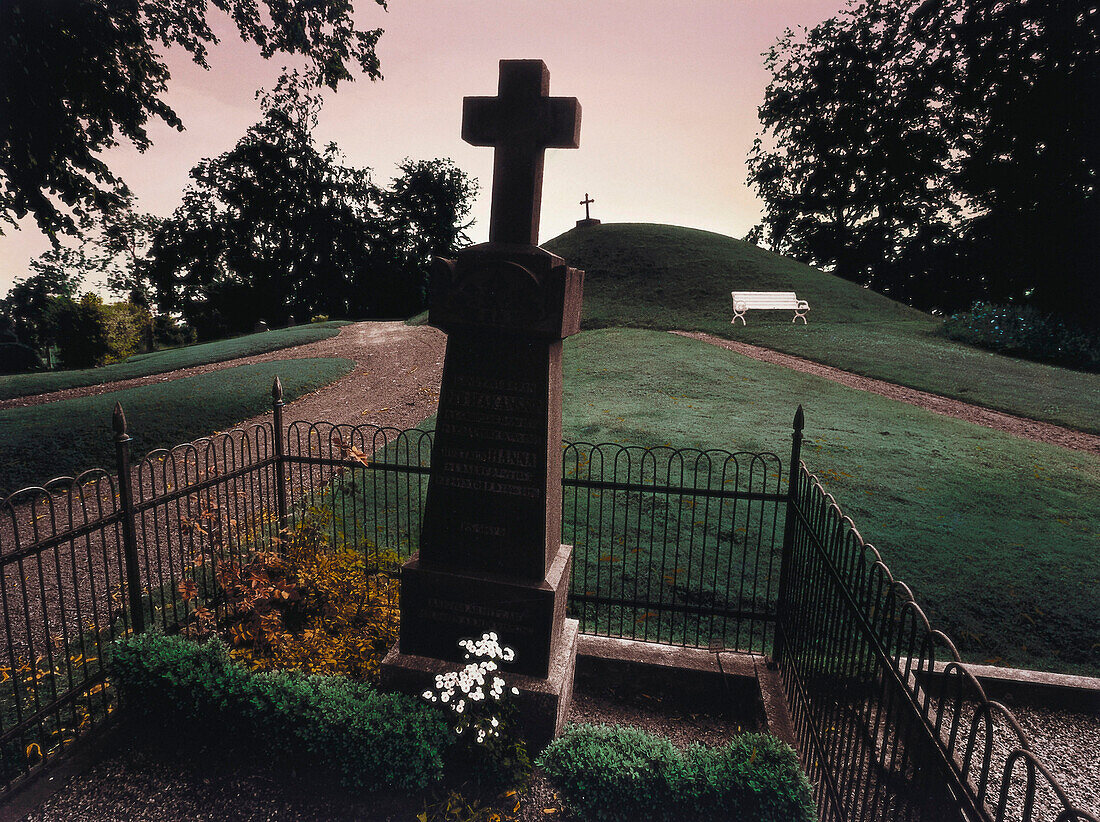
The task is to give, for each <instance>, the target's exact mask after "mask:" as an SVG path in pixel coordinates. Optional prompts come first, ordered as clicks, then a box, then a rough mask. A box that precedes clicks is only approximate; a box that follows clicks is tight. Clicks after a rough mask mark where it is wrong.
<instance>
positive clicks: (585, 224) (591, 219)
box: [577, 217, 600, 228]
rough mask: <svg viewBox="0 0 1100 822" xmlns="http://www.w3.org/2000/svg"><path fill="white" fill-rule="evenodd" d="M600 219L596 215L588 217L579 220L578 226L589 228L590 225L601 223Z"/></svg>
mask: <svg viewBox="0 0 1100 822" xmlns="http://www.w3.org/2000/svg"><path fill="white" fill-rule="evenodd" d="M599 224H600V221H599V220H597V219H596V218H595V217H586V218H585V219H583V220H577V228H588V227H589V226H594V225H599Z"/></svg>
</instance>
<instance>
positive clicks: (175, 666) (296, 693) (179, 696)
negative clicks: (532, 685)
mask: <svg viewBox="0 0 1100 822" xmlns="http://www.w3.org/2000/svg"><path fill="white" fill-rule="evenodd" d="M110 676H111V678H112V680H113V681H114V682H115V684H116V685H117V687H118V688H119V692H120V694H121V697H122V700H123V705H124V706H125V708H126V710H127V711H129V712H130V713H131V716H133V717H134V718H136V719H137V720H138V721H139V722H140V721H145V722H146V724H151V723H156V725H157V727H165V726H171V728H172V729H173V730H176V731H183V732H184V734H183V735H184V736H187V735H195V736H198V737H200V738H204V739H218V740H222V741H224V742H225V743H227V744H233V742H237V743H238V744H240V745H241V746H242V748H243V747H244V746H248V747H249V748H252V749H257V748H258V747H260V746H261V744H262V748H264V749H266V750H270V751H273V752H279V751H281V752H282V753H283V754H284V755H285V756H287V757H288V758H289V759H292V760H293V761H294V762H295V763H296V764H299V763H302V762H304V761H308V762H309V763H310V764H312V765H313V766H315V767H317V768H318V769H323V770H325V771H328V772H331V773H334V774H338V775H339V777H340V782H341V784H342V785H343V786H344V787H345V788H348V789H349V790H368V791H369V790H380V789H385V788H390V789H397V790H417V789H420V788H423V787H425V786H426V785H428V784H429V783H432V782H436V781H438V780H439V779H440V778H442V775H443V752H444V749H445V748H446V747H447V746H448V745H449V744H450V743H451V741H452V737H451V734H450V733H449V729H448V726H447V724H446V721H445V718H444V717H443V716H442V715H441V714H440V713H439V712H438V711H435V710H433V709H432V708H431V707H430V706H428V705H427V704H425V703H424V702H423V700H418V699H416V698H414V697H408V696H403V695H400V694H390V693H382V692H380V691H377V690H376V689H375V688H373V687H372V686H370V685H367V684H365V683H359V682H354V681H352V680H349V679H345V678H343V677H337V676H310V675H306V674H302V673H301V672H299V671H269V672H252V671H249V670H248V669H246V668H244V667H243V666H242V665H239V664H238V663H236V662H234V661H233V660H232V659H231V658H230V656H229V653H228V651H227V649H226V647H225V645H224V644H223V643H222V642H221V641H220V640H218V639H211V640H209V641H207V642H205V643H203V644H201V645H200V644H198V643H195V642H192V641H190V640H187V639H184V638H182V637H171V636H163V635H160V634H154V633H147V634H141V635H137V636H130V637H126V638H124V639H121V640H119V641H117V642H116V643H114V645H113V646H112V649H111V655H110Z"/></svg>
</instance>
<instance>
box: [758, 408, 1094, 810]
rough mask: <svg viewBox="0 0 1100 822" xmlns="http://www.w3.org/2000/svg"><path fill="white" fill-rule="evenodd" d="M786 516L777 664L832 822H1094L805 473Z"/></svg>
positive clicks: (805, 758) (802, 470) (800, 472)
mask: <svg viewBox="0 0 1100 822" xmlns="http://www.w3.org/2000/svg"><path fill="white" fill-rule="evenodd" d="M799 422H800V420H796V431H795V439H796V441H797V440H798V439H799V438H800V437H801V425H800V424H799ZM787 510H788V519H787V523H788V526H787V527H788V533H789V535H790V536H789V539H788V541H787V545H788V549H787V550H786V551H785V553H784V560H783V568H782V582H781V592H780V606H779V618H778V625H777V634H776V648H775V653H776V662H777V663H778V665H779V669H780V671H781V673H782V677H783V683H784V686H785V690H786V692H787V700H788V704H789V706H790V709H791V714H792V719H793V720H794V723H795V730H796V735H797V737H798V741H799V747H800V750H799V754H800V758H801V760H802V762H803V764H804V766H805V767H806V769H807V771H808V773H809V775H810V778H811V781H812V782H813V783H814V785H815V788H816V795H817V801H818V810H819V813H820V817H821V819H822V821H823V822H831V820H845V821H846V822H849V821H851V822H855V821H856V820H859V822H864V820H867V821H868V822H869V821H870V820H927V822H942V821H943V820H973V822H978V821H979V820H996V821H997V822H1002V820H1022V821H1023V822H1029V821H1030V820H1033V819H1034V820H1049V821H1050V822H1080V821H1082V820H1092V822H1095V819H1096V818H1095V817H1094V816H1092V815H1091V814H1089V813H1086V812H1084V811H1083V810H1080V809H1078V808H1075V807H1074V805H1073V804H1072V803H1071V802H1070V801H1069V800H1068V799H1067V798H1066V796H1065V794H1064V793H1063V792H1062V790H1061V788H1060V787H1059V786H1058V783H1057V780H1055V779H1054V778H1053V777H1052V775H1051V774H1050V773H1049V771H1047V770H1046V768H1045V767H1044V766H1043V765H1042V764H1041V762H1040V760H1039V759H1038V758H1037V756H1036V753H1035V752H1034V751H1033V750H1032V749H1031V748H1030V746H1029V744H1028V741H1027V738H1026V736H1025V735H1024V733H1023V731H1022V730H1021V729H1020V726H1019V724H1018V723H1017V722H1016V720H1015V718H1014V717H1013V716H1012V714H1011V712H1010V711H1009V710H1008V709H1007V708H1005V707H1004V706H1003V705H1001V704H999V703H997V702H993V701H990V700H989V699H987V698H986V696H985V694H984V692H983V690H982V687H981V685H980V684H979V683H978V681H977V680H976V679H975V678H974V677H973V676H972V675H971V674H970V673H969V672H968V671H967V670H966V668H965V667H963V665H962V664H961V663H960V660H959V655H958V652H957V651H956V649H955V646H954V644H953V643H952V642H951V640H950V639H949V638H948V637H947V636H946V635H945V634H943V633H942V632H940V631H937V630H934V629H933V628H932V627H931V626H930V625H929V622H928V619H927V618H926V617H925V615H924V613H923V611H922V610H921V608H920V606H919V605H917V603H916V602H915V601H914V599H913V595H912V593H911V591H910V590H909V588H908V587H907V586H906V585H905V584H904V583H902V582H899V581H897V580H895V579H894V578H893V576H892V575H891V573H890V569H889V568H888V567H887V566H886V564H885V563H884V562H883V561H882V558H881V557H880V555H879V553H878V552H877V551H876V550H875V549H874V547H872V546H871V545H869V544H867V543H865V542H864V541H863V538H862V537H861V536H860V534H859V532H858V531H857V530H856V528H855V525H854V524H853V522H852V520H851V519H849V518H848V517H846V516H844V515H843V514H842V513H841V511H840V509H839V507H838V506H837V505H836V502H835V501H834V500H833V498H832V496H830V495H829V494H827V493H826V492H825V490H824V488H823V487H822V485H821V483H820V482H819V481H818V479H817V478H816V477H814V476H813V475H811V474H810V473H809V471H808V470H807V469H806V466H805V465H804V464H799V467H798V469H797V471H796V472H795V476H794V481H793V482H792V485H791V496H790V505H789V507H788V509H787Z"/></svg>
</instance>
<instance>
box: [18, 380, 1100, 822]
mask: <svg viewBox="0 0 1100 822" xmlns="http://www.w3.org/2000/svg"><path fill="white" fill-rule="evenodd" d="M801 428H802V418H801V409H799V414H798V415H797V416H796V421H795V433H794V440H793V448H792V454H791V461H790V463H789V464H790V465H795V466H799V468H798V470H797V472H796V474H795V481H794V482H793V483H788V477H785V476H784V472H783V468H782V464H781V460H780V459H779V457H777V456H776V455H774V454H756V453H730V452H727V451H720V450H708V451H699V450H693V449H673V448H667V447H665V448H652V449H646V448H639V447H633V446H622V445H617V444H607V443H604V444H591V443H566V444H564V445H563V448H564V458H563V477H562V484H563V517H562V531H563V534H562V538H563V541H564V542H567V543H570V544H572V545H573V546H574V566H573V578H572V583H571V587H570V597H569V607H570V611H571V612H572V614H573V615H574V616H576V617H577V618H579V619H580V620H581V623H582V630H584V631H586V632H588V633H596V634H603V635H610V636H620V637H627V638H636V639H643V640H647V641H653V642H662V643H672V644H683V645H697V646H702V647H723V648H731V649H738V650H743V651H752V652H756V653H762V654H769V655H772V656H774V657H775V658H776V659H777V660H778V662H779V664H780V667H781V669H782V673H783V677H784V682H785V685H786V687H787V691H788V696H789V700H790V703H791V707H792V713H793V716H794V719H795V721H796V724H797V728H798V733H799V739H800V744H801V751H800V753H801V755H802V758H803V761H804V764H805V766H806V768H807V770H808V771H809V773H810V774H811V776H812V778H813V780H814V782H815V785H816V787H817V791H818V798H819V806H820V809H821V813H822V817H823V819H830V820H831V819H844V820H871V819H922V820H923V819H929V820H931V819H937V820H938V819H975V820H977V819H982V820H993V819H997V820H1000V819H1010V818H1011V819H1031V818H1033V817H1032V816H1031V815H1030V814H1031V813H1032V810H1033V809H1034V808H1035V807H1044V808H1047V809H1052V808H1053V809H1055V810H1054V811H1052V812H1051V813H1050V814H1049V816H1045V817H1038V816H1037V817H1035V818H1049V819H1051V820H1055V819H1056V820H1058V822H1062V821H1063V820H1065V822H1069V821H1070V820H1092V819H1093V817H1090V816H1089V815H1087V814H1085V813H1082V812H1078V811H1074V810H1073V809H1072V808H1071V806H1070V805H1069V803H1068V802H1066V801H1065V799H1064V797H1062V796H1061V795H1060V793H1059V792H1058V789H1057V785H1056V783H1055V781H1054V780H1053V779H1051V778H1050V776H1049V774H1047V772H1046V771H1045V770H1044V769H1043V768H1042V766H1041V765H1040V764H1039V762H1038V760H1037V759H1036V758H1035V755H1034V754H1033V753H1032V752H1031V751H1030V750H1029V749H1028V748H1027V745H1026V742H1025V741H1024V739H1023V735H1022V733H1020V732H1019V728H1018V726H1017V725H1016V724H1015V721H1014V720H1013V719H1012V716H1011V714H1010V713H1009V712H1008V711H1007V710H1005V709H1004V708H1003V707H1001V706H999V705H997V704H996V703H991V702H989V701H988V700H985V699H984V696H983V695H982V694H981V688H980V687H979V686H978V684H977V682H975V681H974V680H973V678H972V677H971V676H970V675H969V674H967V673H966V671H965V669H964V668H962V667H961V666H960V665H959V664H958V657H957V654H955V652H954V648H953V647H952V646H951V643H950V641H949V640H948V639H947V638H946V637H945V636H944V635H943V634H940V633H939V632H935V631H931V630H930V629H929V628H928V626H927V621H926V620H924V617H923V614H921V612H920V609H919V608H918V607H917V606H916V605H915V603H913V602H912V597H911V596H909V594H908V589H906V588H905V587H904V585H902V584H900V583H897V582H895V581H894V580H893V579H892V578H891V577H890V574H889V571H888V570H887V569H886V567H885V565H884V564H882V562H881V560H880V559H879V557H878V555H877V553H875V551H874V549H873V548H871V547H870V546H867V545H864V544H863V542H862V540H860V539H859V536H858V534H857V533H856V532H855V529H854V527H852V525H851V522H850V520H847V519H845V518H844V517H842V516H841V515H840V513H839V510H837V509H836V506H835V504H833V502H832V499H831V498H830V497H828V495H826V494H825V493H824V491H823V490H822V489H821V487H820V484H819V483H817V482H816V480H815V479H814V478H813V477H811V476H810V475H809V474H808V472H807V471H806V469H805V467H804V466H801V464H800V461H799V456H800V454H799V452H800V444H801ZM115 430H116V444H117V465H116V468H115V472H114V474H113V475H112V474H109V473H107V472H105V471H102V470H94V471H89V472H85V473H84V474H81V475H80V476H79V477H77V478H75V479H74V478H62V479H58V480H54V481H52V482H50V483H47V484H46V485H45V486H44V487H40V488H31V489H25V490H23V491H20V492H18V493H16V494H14V495H12V496H11V497H9V498H7V499H6V500H3V501H2V502H0V619H2V621H3V625H2V631H3V637H4V642H5V646H4V649H3V651H2V652H0V654H2V655H0V785H2V786H3V789H4V790H5V791H7V790H10V789H11V787H12V786H13V785H14V784H17V783H18V782H21V781H22V779H23V777H26V776H27V775H29V774H32V773H33V772H35V771H37V770H39V769H41V768H43V767H44V766H46V765H47V764H48V763H49V762H50V761H52V760H54V759H56V758H58V757H59V756H61V755H63V754H64V752H65V750H66V749H67V748H68V747H69V745H70V744H71V743H72V742H74V741H75V740H77V739H78V738H80V737H81V736H83V735H85V734H86V733H88V732H89V731H90V730H92V729H93V728H95V727H97V726H98V725H100V724H102V722H103V721H104V720H105V719H106V718H107V717H108V716H109V715H110V714H111V713H112V711H113V710H114V697H113V694H112V691H111V688H110V685H109V682H108V680H107V679H106V677H105V673H104V668H103V653H104V650H105V647H106V645H107V644H108V643H109V642H111V641H112V640H113V639H115V638H117V637H119V636H121V635H122V634H124V633H125V632H127V631H130V630H136V631H140V630H143V629H144V628H146V627H147V626H150V625H153V624H155V625H157V626H159V628H160V629H161V630H168V631H170V630H173V629H175V628H176V627H177V626H179V625H180V624H182V623H184V622H186V621H187V620H188V619H190V618H191V617H192V616H193V610H194V607H195V602H203V601H216V597H214V596H213V594H214V593H215V588H216V586H215V583H214V580H213V577H212V575H211V573H210V569H211V567H212V566H213V564H214V560H215V559H216V558H218V557H225V556H226V555H227V554H228V555H236V556H241V555H244V554H245V553H246V552H248V551H249V550H251V549H254V548H257V547H263V546H265V545H267V544H269V541H270V540H271V539H272V538H273V536H274V535H275V534H277V533H279V532H280V531H281V530H283V529H291V530H293V529H295V528H297V527H299V526H302V525H305V524H307V523H308V524H310V525H311V526H312V527H314V528H317V529H319V530H321V531H323V532H324V542H325V543H326V544H328V545H332V546H345V547H349V548H352V549H354V550H358V551H362V552H363V554H364V556H365V557H366V559H367V560H368V561H367V567H368V570H370V571H377V572H384V573H390V574H393V573H394V572H395V570H396V568H398V567H399V566H400V563H401V561H402V560H404V559H406V558H407V557H408V556H409V555H410V554H411V553H412V551H414V550H415V546H416V545H417V543H418V541H419V529H420V522H421V518H422V512H423V503H424V499H425V496H426V492H427V479H428V473H429V470H430V455H431V433H430V432H428V431H421V430H415V429H414V430H409V431H400V430H397V429H392V428H379V427H376V426H371V425H360V426H346V425H333V424H329V423H305V422H295V423H292V424H290V425H284V423H283V419H282V403H281V397H280V392H279V391H278V386H277V385H276V391H275V403H274V413H273V421H272V422H271V423H267V424H262V425H258V426H254V427H251V428H249V429H247V430H238V431H231V432H228V433H225V434H221V435H218V436H215V437H212V438H208V439H204V440H199V441H197V442H195V443H191V444H187V445H183V446H178V447H176V448H173V449H169V450H163V451H155V452H152V453H150V454H147V455H145V456H144V457H143V458H142V459H140V460H138V461H137V462H136V463H135V464H134V465H132V466H131V465H130V453H129V434H128V432H127V431H126V426H125V419H124V417H123V416H122V412H121V409H118V410H117V411H116V418H115ZM186 585H194V586H195V587H197V588H199V589H200V593H201V594H202V595H203V596H199V597H197V598H194V599H192V598H189V597H185V596H182V595H181V591H182V589H183V587H185V586H186ZM942 660H946V661H947V662H948V665H947V667H946V669H945V670H946V675H945V676H941V677H939V678H936V679H935V680H931V679H929V678H928V677H927V676H925V675H926V674H927V673H928V672H929V671H931V670H932V669H933V667H934V666H935V663H936V662H938V661H942ZM930 683H935V684H934V685H933V684H930ZM1006 733H1007V734H1010V735H1014V741H1011V744H1008V745H1007V746H1006V745H1004V744H1001V745H1000V746H998V745H995V744H994V742H995V741H997V740H998V738H999V737H1003V736H1004V735H1005V734H1006ZM997 751H1005V752H1006V753H1004V754H1003V755H1001V757H1000V759H998V754H997ZM1059 813H1061V815H1060V816H1059V815H1058V814H1059ZM1094 822H1095V821H1094Z"/></svg>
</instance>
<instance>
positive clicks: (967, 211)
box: [749, 0, 1100, 318]
mask: <svg viewBox="0 0 1100 822" xmlns="http://www.w3.org/2000/svg"><path fill="white" fill-rule="evenodd" d="M1098 27H1100V15H1098V14H1097V11H1096V4H1095V3H1065V2H1059V0H1015V2H1012V3H1004V2H1000V0H902V2H898V0H865V1H864V2H859V3H856V2H854V0H852V1H851V2H850V3H849V7H848V8H847V9H846V10H845V11H844V12H842V13H841V14H840V15H838V16H837V17H835V18H833V19H830V20H827V21H825V22H824V23H822V24H820V25H819V26H816V27H814V28H813V29H810V30H809V31H806V32H804V33H802V34H801V35H796V34H795V33H793V32H791V31H787V32H786V33H785V34H784V35H783V37H781V38H780V39H779V41H778V42H777V43H776V45H775V46H774V47H773V48H772V49H771V50H770V51H769V52H768V54H767V55H766V65H767V67H768V69H769V71H771V73H772V82H771V84H770V85H769V86H768V89H767V92H766V96H765V101H764V104H763V105H762V106H761V108H760V117H761V123H762V125H763V131H762V133H761V135H760V136H759V137H758V139H757V142H756V143H755V145H754V147H753V150H752V152H751V153H750V156H749V182H750V183H751V184H752V185H754V186H755V187H756V189H757V191H758V193H759V194H760V196H761V198H762V199H763V200H764V203H765V213H764V217H763V221H762V223H761V225H760V226H758V227H757V228H756V229H754V231H753V233H752V234H751V235H750V237H751V238H752V239H754V240H756V241H762V242H764V243H765V244H768V245H770V246H771V247H772V248H774V249H775V250H777V251H780V252H783V253H787V254H791V255H792V256H795V257H797V258H799V259H802V260H804V261H806V262H809V263H811V264H814V265H817V266H820V267H822V268H826V269H829V270H833V271H835V272H836V273H837V274H839V275H841V276H843V277H846V278H848V279H850V280H853V281H855V282H859V283H861V284H863V285H868V286H870V287H872V288H874V289H876V290H878V291H881V292H883V293H887V294H889V295H891V296H893V297H895V298H897V299H900V300H903V301H905V302H908V303H910V304H913V305H915V306H917V307H920V308H925V309H929V308H936V307H938V308H941V309H945V310H953V309H958V308H963V307H966V306H967V305H969V304H970V302H971V301H972V300H974V299H977V298H986V299H994V300H1001V301H1005V300H1017V301H1023V300H1029V301H1031V302H1032V303H1033V304H1035V305H1036V306H1038V307H1041V308H1043V309H1045V310H1051V311H1057V312H1060V313H1062V314H1064V315H1066V316H1076V317H1078V318H1085V314H1086V312H1082V311H1080V310H1079V308H1080V306H1081V305H1082V302H1081V300H1082V298H1083V297H1085V296H1086V295H1090V296H1089V297H1088V301H1089V303H1090V304H1095V301H1096V300H1095V297H1096V296H1097V292H1096V281H1097V278H1096V277H1095V276H1094V275H1093V274H1092V273H1091V272H1092V270H1093V267H1092V264H1091V262H1090V259H1089V258H1090V256H1091V249H1086V248H1085V247H1084V246H1085V245H1086V243H1087V240H1086V239H1085V238H1087V237H1088V236H1090V235H1091V236H1095V235H1096V233H1097V232H1096V229H1097V227H1098V223H1097V213H1096V206H1095V198H1094V181H1095V177H1096V172H1097V162H1098V157H1097V153H1098V151H1100V140H1098V139H1097V106H1096V105H1095V89H1096V88H1097V87H1098V86H1097V82H1098V80H1100V78H1098V76H1097V66H1098V63H1097V60H1098V54H1100V48H1098V43H1100V38H1098Z"/></svg>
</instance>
